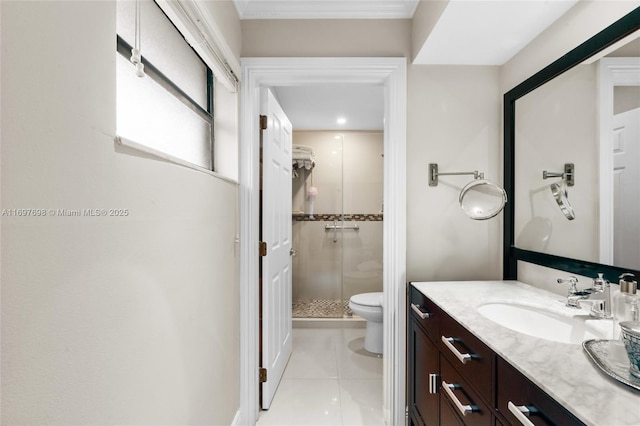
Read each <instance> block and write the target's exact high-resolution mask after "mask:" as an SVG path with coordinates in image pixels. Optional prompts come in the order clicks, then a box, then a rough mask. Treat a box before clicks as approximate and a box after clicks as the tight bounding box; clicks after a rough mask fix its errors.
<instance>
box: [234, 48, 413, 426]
mask: <svg viewBox="0 0 640 426" xmlns="http://www.w3.org/2000/svg"><path fill="white" fill-rule="evenodd" d="M241 64H242V82H241V105H240V196H239V207H240V424H243V425H253V424H255V422H256V420H257V418H258V410H259V400H258V366H259V355H258V351H259V331H260V330H259V326H260V324H259V318H258V306H259V300H258V298H259V293H258V279H259V274H258V259H259V257H258V235H259V233H258V230H259V225H258V224H259V219H260V218H259V192H260V181H259V180H260V176H259V161H260V160H259V133H260V132H259V122H258V116H259V114H260V110H259V108H260V88H262V87H273V86H276V87H277V86H315V85H324V84H367V85H371V84H376V85H382V86H384V221H383V291H384V295H383V306H384V308H385V309H384V349H383V350H384V354H385V355H384V359H383V380H382V382H383V412H384V418H385V422H386V423H387V424H389V425H404V423H405V406H406V403H405V366H406V360H405V359H406V357H405V352H406V350H405V348H406V306H405V301H406V173H405V171H406V103H407V102H406V97H407V94H406V79H407V77H406V58H243V59H242V60H241Z"/></svg>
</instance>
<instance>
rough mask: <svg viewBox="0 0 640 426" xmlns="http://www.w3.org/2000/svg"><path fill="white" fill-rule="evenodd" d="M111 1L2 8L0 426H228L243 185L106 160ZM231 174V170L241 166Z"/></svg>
mask: <svg viewBox="0 0 640 426" xmlns="http://www.w3.org/2000/svg"><path fill="white" fill-rule="evenodd" d="M115 15H116V14H115V2H49V1H45V2H2V3H1V19H2V21H1V37H2V69H1V70H2V73H1V76H2V115H1V119H2V124H3V126H2V163H1V164H2V188H1V203H2V208H3V209H18V208H43V209H82V208H87V209H89V208H94V209H95V208H105V209H109V208H120V209H128V212H129V214H128V216H125V217H55V216H53V215H51V214H47V216H45V217H7V216H4V217H2V259H1V263H2V301H1V303H2V305H1V311H2V329H1V331H2V418H1V420H2V423H3V424H25V425H29V424H85V425H86V424H129V425H137V424H176V425H177V424H181V425H186V424H208V425H228V424H230V423H231V421H232V420H233V418H234V415H235V414H236V411H237V410H238V407H239V401H238V395H239V336H238V333H239V330H238V322H237V319H238V318H239V312H238V306H239V291H238V278H237V277H238V268H237V265H238V259H237V255H236V249H237V248H236V247H235V237H236V234H237V217H238V211H237V207H236V206H237V192H238V189H237V185H235V184H233V183H230V182H227V181H224V180H221V179H218V178H215V177H213V176H210V175H208V174H205V173H201V172H197V171H194V170H191V169H188V168H184V167H181V166H177V165H174V164H170V163H167V162H165V161H161V160H158V159H155V158H150V157H148V156H146V155H143V154H140V153H137V152H135V151H133V150H130V149H126V148H121V147H116V146H114V143H113V138H114V136H115V54H116V53H115ZM236 161H237V160H236Z"/></svg>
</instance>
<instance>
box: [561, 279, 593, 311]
mask: <svg viewBox="0 0 640 426" xmlns="http://www.w3.org/2000/svg"><path fill="white" fill-rule="evenodd" d="M557 281H558V284H565V283H569V285H570V286H569V291H568V293H567V306H568V307H570V308H580V301H581V300H584V299H587V298H589V296H590V295H591V293H592V290H591V289H584V290H578V279H577V278H576V277H574V276H573V275H572V276H570V277H569V278H567V279H562V278H558V280H557Z"/></svg>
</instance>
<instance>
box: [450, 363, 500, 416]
mask: <svg viewBox="0 0 640 426" xmlns="http://www.w3.org/2000/svg"><path fill="white" fill-rule="evenodd" d="M440 378H441V388H440V393H441V395H440V413H441V416H442V418H441V419H440V424H441V425H449V424H455V423H454V422H452V421H445V418H447V417H450V418H451V419H453V418H454V417H452V416H454V414H453V413H451V412H452V411H453V412H454V413H455V417H457V418H458V420H459V422H458V423H460V424H464V425H469V426H492V425H493V416H492V411H493V410H492V409H490V408H489V407H488V406H487V405H486V404H485V403H484V402H483V401H482V399H481V398H480V397H479V395H478V393H477V392H476V391H475V390H474V389H473V388H472V387H471V386H469V383H468V382H467V381H466V380H464V379H463V378H462V376H461V375H460V373H459V372H458V371H457V370H456V369H455V368H454V367H453V366H452V365H451V363H450V362H449V361H448V360H447V359H445V357H443V356H442V355H441V357H440ZM463 411H464V412H465V414H463Z"/></svg>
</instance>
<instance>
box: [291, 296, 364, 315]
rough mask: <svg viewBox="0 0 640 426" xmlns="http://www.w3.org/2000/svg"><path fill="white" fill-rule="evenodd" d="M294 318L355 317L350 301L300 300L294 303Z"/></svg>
mask: <svg viewBox="0 0 640 426" xmlns="http://www.w3.org/2000/svg"><path fill="white" fill-rule="evenodd" d="M292 316H293V318H342V317H350V316H353V312H351V309H350V308H349V301H348V300H332V299H307V300H304V299H298V300H294V301H293V306H292Z"/></svg>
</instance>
